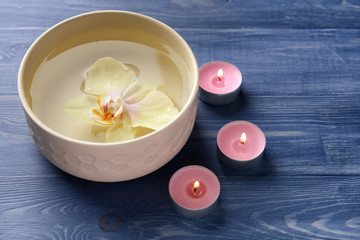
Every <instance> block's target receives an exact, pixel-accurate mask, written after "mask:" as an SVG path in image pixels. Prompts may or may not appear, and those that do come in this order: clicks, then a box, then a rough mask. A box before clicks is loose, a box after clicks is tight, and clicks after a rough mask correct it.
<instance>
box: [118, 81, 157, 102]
mask: <svg viewBox="0 0 360 240" xmlns="http://www.w3.org/2000/svg"><path fill="white" fill-rule="evenodd" d="M156 88H157V87H156V86H155V85H154V84H152V83H147V82H137V83H136V84H133V85H131V86H130V87H129V88H128V89H126V91H125V93H124V96H123V99H124V102H126V103H127V104H133V103H136V102H139V101H140V100H141V99H143V98H144V97H145V96H146V95H147V94H148V93H149V92H150V91H151V90H156Z"/></svg>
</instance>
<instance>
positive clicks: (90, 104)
mask: <svg viewBox="0 0 360 240" xmlns="http://www.w3.org/2000/svg"><path fill="white" fill-rule="evenodd" d="M97 102H98V98H97V97H95V96H91V95H81V96H79V97H75V98H72V99H70V100H69V101H67V102H66V103H65V106H64V110H65V112H66V113H68V114H70V115H71V116H73V117H74V118H75V119H78V120H80V121H82V122H84V123H88V124H97V125H99V124H98V123H96V122H95V121H94V120H93V119H92V117H91V116H90V115H89V111H90V110H91V109H92V108H94V107H96V106H97ZM97 111H101V110H100V108H97Z"/></svg>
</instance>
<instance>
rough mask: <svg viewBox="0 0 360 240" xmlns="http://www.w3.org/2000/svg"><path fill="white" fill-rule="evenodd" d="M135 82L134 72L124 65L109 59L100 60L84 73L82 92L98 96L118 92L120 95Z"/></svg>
mask: <svg viewBox="0 0 360 240" xmlns="http://www.w3.org/2000/svg"><path fill="white" fill-rule="evenodd" d="M136 81H137V76H136V74H135V72H134V71H133V70H132V69H131V68H129V67H128V66H126V65H125V64H123V63H121V62H119V61H116V60H115V59H113V58H111V57H105V58H100V59H99V60H97V61H96V62H95V63H94V64H93V65H92V66H91V67H90V69H89V71H88V72H87V73H86V80H85V82H84V83H85V87H84V92H85V93H87V94H91V95H97V96H99V95H100V94H102V93H107V92H110V91H118V92H119V93H120V94H121V95H122V94H123V93H124V91H125V90H126V89H127V88H128V87H129V86H130V85H131V84H132V83H134V82H136Z"/></svg>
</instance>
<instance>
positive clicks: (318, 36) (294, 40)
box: [0, 28, 360, 96]
mask: <svg viewBox="0 0 360 240" xmlns="http://www.w3.org/2000/svg"><path fill="white" fill-rule="evenodd" d="M44 30H45V29H43V28H36V29H17V30H9V29H5V30H4V29H0V36H2V37H3V41H1V42H0V79H1V89H0V95H2V94H6V95H10V94H17V90H16V79H17V72H18V67H19V66H20V62H21V59H22V58H23V56H24V54H25V52H26V50H27V48H28V47H29V46H30V45H31V43H32V41H34V40H35V39H36V37H37V36H38V35H40V34H41V33H42V31H44ZM177 30H178V32H179V33H180V34H181V35H182V36H183V37H184V39H185V40H186V41H187V42H188V43H189V45H190V46H191V47H192V49H193V51H194V54H195V56H196V58H197V60H198V63H199V66H201V65H203V64H205V63H206V62H210V61H215V60H222V61H228V62H230V63H232V64H234V65H236V66H237V67H238V68H239V69H240V71H241V72H242V74H243V84H242V88H243V89H244V91H246V94H247V95H258V96H259V95H276V96H277V95H309V94H311V95H333V94H336V95H338V94H357V93H359V92H360V80H359V79H360V71H359V65H360V48H359V44H358V41H359V40H358V39H359V34H360V30H306V29H304V30H276V29H266V30H263V29H254V30H240V29H234V30H216V31H215V30H210V29H202V30H194V29H177Z"/></svg>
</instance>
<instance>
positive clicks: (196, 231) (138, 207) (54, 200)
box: [0, 0, 360, 239]
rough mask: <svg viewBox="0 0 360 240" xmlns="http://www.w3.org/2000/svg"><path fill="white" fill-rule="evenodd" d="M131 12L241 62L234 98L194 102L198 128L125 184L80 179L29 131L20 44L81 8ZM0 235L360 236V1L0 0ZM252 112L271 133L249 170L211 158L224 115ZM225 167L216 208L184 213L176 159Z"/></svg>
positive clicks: (206, 55) (209, 54)
mask: <svg viewBox="0 0 360 240" xmlns="http://www.w3.org/2000/svg"><path fill="white" fill-rule="evenodd" d="M102 9H114V10H128V11H134V12H138V13H142V14H145V15H148V16H151V17H154V18H156V19H158V20H160V21H163V22H164V23H166V24H168V25H169V26H171V27H173V28H174V29H175V30H176V31H178V32H179V33H180V34H181V35H182V36H183V37H184V39H185V40H186V41H187V42H188V43H189V45H190V46H191V48H192V49H193V51H194V53H195V55H196V58H197V60H198V63H199V66H201V65H203V64H204V63H206V62H210V61H214V60H222V61H227V62H230V63H232V64H234V65H236V66H237V67H238V68H239V69H240V70H241V72H242V73H243V84H242V90H241V94H240V96H239V98H238V100H237V101H236V102H234V103H232V104H230V105H227V106H210V105H207V104H205V103H203V102H201V101H200V102H199V107H198V115H197V119H196V124H195V127H194V130H193V133H192V135H191V137H190V139H189V141H188V143H187V144H186V145H185V147H184V148H183V149H182V151H181V152H180V153H179V154H178V155H177V156H176V157H175V158H174V159H173V160H172V161H171V162H169V163H168V164H167V165H165V166H164V167H162V168H161V169H159V170H158V171H156V172H154V173H152V174H150V175H148V176H145V177H143V178H140V179H136V180H132V181H128V182H121V183H95V182H89V181H85V180H81V179H78V178H75V177H72V176H69V175H68V174H66V173H64V172H62V171H60V170H58V169H57V168H55V167H54V166H53V165H52V164H50V163H49V162H48V161H47V160H46V159H45V158H44V157H43V156H42V155H41V154H40V152H39V150H38V149H37V148H36V146H35V144H34V143H33V141H32V139H31V137H30V135H29V132H28V129H27V125H26V122H25V118H24V115H23V112H22V109H21V105H20V101H19V98H18V95H17V86H16V84H17V71H18V68H19V65H20V62H21V59H22V57H23V56H24V54H25V52H26V50H27V48H28V47H29V46H30V45H31V43H32V42H33V41H34V40H35V39H36V38H37V37H38V36H39V35H40V34H41V33H42V32H44V31H45V30H46V29H47V28H49V27H51V26H52V25H54V24H56V23H58V22H60V21H62V20H64V19H66V18H68V17H71V16H74V15H77V14H80V13H83V12H88V11H93V10H102ZM0 81H1V83H0V86H1V88H0V113H1V114H0V141H1V142H0V164H1V167H0V239H360V154H359V153H360V101H359V100H360V1H358V0H343V1H341V0H314V1H301V0H293V1H287V0H272V1H270V0H265V1H263V0H252V1H239V0H171V1H156V0H141V1H126V0H121V1H115V0H105V1H99V0H55V1H48V0H39V1H35V0H27V1H20V0H16V1H14V0H1V1H0ZM234 120H247V121H251V122H253V123H255V124H257V125H258V126H259V127H260V128H262V130H263V131H264V133H265V135H266V137H267V146H266V152H265V156H264V158H263V161H262V163H261V165H259V166H258V167H256V168H254V169H250V170H246V171H244V170H242V171H236V170H232V169H229V168H226V167H224V166H222V165H221V164H220V163H219V162H218V159H217V158H216V134H217V132H218V130H219V129H220V128H221V126H223V125H224V124H226V123H228V122H230V121H234ZM190 164H199V165H202V166H205V167H207V168H209V169H211V170H212V171H213V172H214V173H215V174H216V175H217V176H218V177H219V179H220V182H221V187H222V192H221V195H220V202H219V205H218V206H217V208H216V210H215V211H214V212H213V213H212V214H210V215H209V216H207V217H205V218H201V219H195V220H190V219H186V218H183V217H181V216H179V215H178V214H177V213H176V212H174V210H173V209H172V207H171V205H170V202H169V200H168V191H167V185H168V181H169V179H170V177H171V175H172V174H173V173H174V172H175V171H176V170H178V169H179V168H181V167H183V166H186V165H190Z"/></svg>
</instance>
